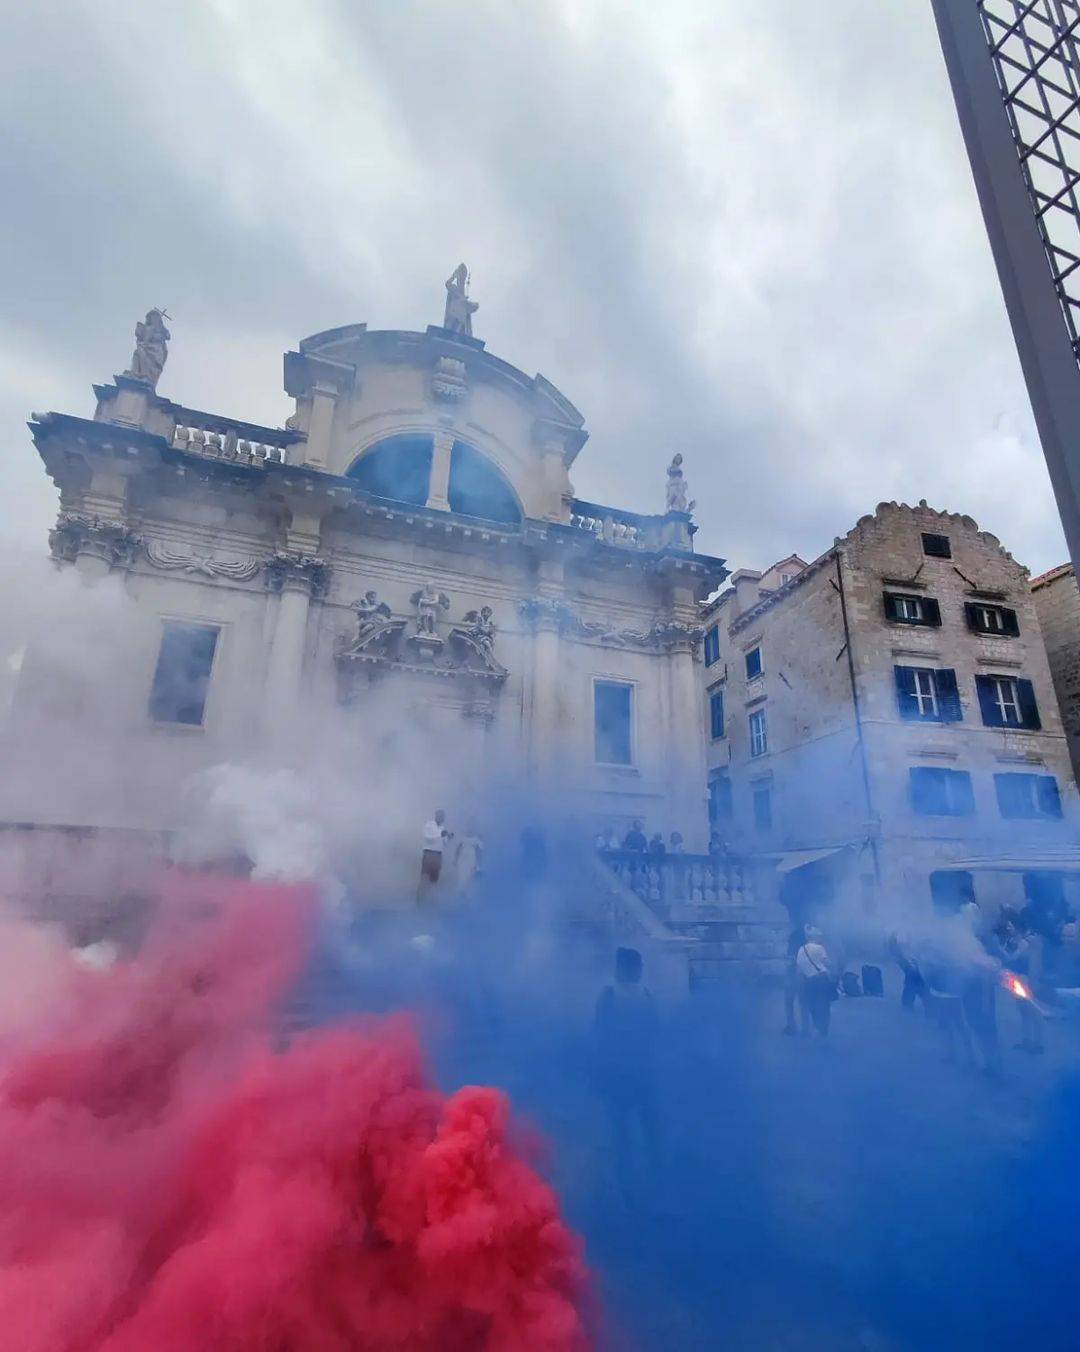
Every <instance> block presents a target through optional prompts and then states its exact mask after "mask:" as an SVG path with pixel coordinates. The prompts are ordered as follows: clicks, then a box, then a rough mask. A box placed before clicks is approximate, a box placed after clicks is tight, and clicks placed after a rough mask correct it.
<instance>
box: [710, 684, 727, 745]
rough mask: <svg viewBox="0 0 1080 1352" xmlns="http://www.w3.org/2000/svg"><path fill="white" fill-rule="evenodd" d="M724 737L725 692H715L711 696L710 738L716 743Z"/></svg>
mask: <svg viewBox="0 0 1080 1352" xmlns="http://www.w3.org/2000/svg"><path fill="white" fill-rule="evenodd" d="M723 735H724V692H723V691H722V690H713V691H712V692H711V693H710V695H709V736H710V737H711V738H712V739H713V741H714V742H715V741H716V740H717V738H719V737H723Z"/></svg>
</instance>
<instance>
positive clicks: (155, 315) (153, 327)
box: [124, 309, 172, 389]
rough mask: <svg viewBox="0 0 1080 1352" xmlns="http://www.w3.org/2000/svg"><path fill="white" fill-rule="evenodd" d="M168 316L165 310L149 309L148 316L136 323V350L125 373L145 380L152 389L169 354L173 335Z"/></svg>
mask: <svg viewBox="0 0 1080 1352" xmlns="http://www.w3.org/2000/svg"><path fill="white" fill-rule="evenodd" d="M168 317H169V316H168V315H167V314H166V313H165V311H164V310H156V309H155V310H147V312H146V318H145V319H144V320H143V321H142V323H140V324H136V325H135V351H134V353H133V355H132V358H131V365H130V367H129V368H128V369H127V370H126V371H125V372H124V375H126V376H131V377H132V379H134V380H145V381H146V383H147V384H148V385H149V386H150V388H151V389H156V388H157V383H158V377H159V376H160V375H161V373H162V371H163V370H164V369H165V361H166V358H167V357H168V355H169V339H170V337H171V336H172V335H171V334H170V333H169V330H168V329H167V328H166V327H165V321H166V319H168Z"/></svg>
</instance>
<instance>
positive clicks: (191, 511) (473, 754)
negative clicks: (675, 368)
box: [7, 270, 727, 847]
mask: <svg viewBox="0 0 1080 1352" xmlns="http://www.w3.org/2000/svg"><path fill="white" fill-rule="evenodd" d="M465 280H466V279H465V274H464V272H463V271H462V270H459V271H458V272H456V273H455V274H454V276H453V277H452V278H451V279H450V280H449V281H448V282H447V309H446V315H445V318H444V322H443V324H442V325H438V326H431V327H429V328H428V329H427V331H426V332H424V333H414V332H400V331H385V332H375V331H369V330H368V328H367V326H366V325H365V324H353V325H348V326H346V327H343V328H338V329H332V330H330V331H328V332H325V333H318V334H314V335H312V336H311V337H309V338H305V339H304V340H303V341H302V342H301V343H300V344H299V347H298V349H297V350H296V351H293V352H288V353H286V354H285V360H284V380H285V389H286V391H287V393H288V394H289V395H290V396H291V398H292V399H293V400H294V401H295V410H294V412H293V414H292V416H291V417H289V418H288V420H287V423H286V425H285V427H284V428H271V427H263V426H257V425H255V424H253V423H250V422H245V421H243V420H241V419H237V418H233V417H227V416H224V415H222V414H218V413H207V412H203V411H200V410H196V409H192V408H189V407H186V406H185V405H183V404H180V403H177V402H174V401H173V400H172V399H169V398H166V397H164V396H163V395H161V394H160V393H158V390H157V385H158V381H159V377H160V375H161V371H162V368H163V366H164V363H165V358H166V354H167V340H168V338H169V334H168V331H167V330H166V328H165V322H164V321H165V319H167V318H168V317H167V316H164V315H162V314H161V313H160V312H158V311H152V312H151V313H150V314H149V315H148V316H147V319H146V322H145V323H143V324H140V325H139V329H138V333H137V344H136V352H135V357H134V359H133V361H132V364H131V368H130V369H129V370H128V371H127V372H125V373H124V374H122V375H118V376H116V377H115V378H114V380H113V381H112V382H111V383H108V384H103V385H98V386H95V393H96V396H97V405H96V410H95V412H94V415H93V417H92V418H85V417H80V416H75V415H71V414H66V413H57V412H51V413H44V414H35V415H34V417H33V420H32V422H31V424H30V426H31V430H32V434H33V439H34V444H35V446H36V448H37V450H38V453H39V454H40V456H41V460H42V462H43V464H44V467H45V469H46V471H47V473H48V474H49V475H50V477H51V478H52V479H53V481H54V482H55V484H56V485H57V486H58V488H59V490H60V506H61V510H60V515H59V518H58V520H57V523H56V527H55V530H54V531H53V532H52V536H51V547H52V552H53V555H54V557H55V558H56V559H57V560H58V561H59V562H60V563H61V564H62V565H70V566H71V567H72V568H74V569H76V570H78V571H79V572H80V573H81V574H83V575H84V577H85V578H86V579H87V580H88V581H91V582H92V581H94V580H95V579H99V578H104V577H105V576H107V575H112V577H113V578H114V579H119V583H118V585H119V586H121V587H122V590H123V593H124V594H125V595H126V597H127V598H129V600H130V602H131V603H133V611H134V612H135V613H137V614H138V616H139V617H141V621H142V623H141V625H140V626H136V627H133V628H132V630H131V633H130V638H129V650H127V651H125V653H124V660H123V663H122V673H121V674H120V675H119V676H118V677H117V678H116V680H115V681H114V682H113V683H112V686H111V688H110V692H109V697H110V699H111V700H112V701H113V703H114V705H115V710H116V711H115V712H114V713H113V714H111V715H110V717H111V718H112V719H113V722H112V724H111V727H112V733H111V735H112V737H113V745H122V746H123V749H124V756H123V760H124V767H125V768H124V784H123V792H122V793H120V794H119V795H118V796H117V797H116V798H114V799H113V800H112V801H107V800H106V799H105V797H101V798H99V799H98V800H96V801H94V802H93V803H90V804H87V803H86V802H85V801H84V802H81V803H80V804H78V805H77V806H76V807H72V805H71V800H70V798H68V797H66V796H65V788H64V786H63V785H60V784H58V785H53V786H51V789H50V792H49V793H47V794H46V795H45V798H46V799H47V804H46V805H45V806H41V805H40V804H38V805H37V806H36V807H34V808H33V813H34V814H35V815H39V816H40V815H41V814H43V813H48V814H50V815H51V816H52V817H53V818H54V819H59V820H67V821H68V822H70V821H71V820H72V818H73V816H74V815H75V814H77V813H82V814H83V817H84V818H88V819H89V820H90V824H93V825H103V824H107V825H119V826H125V827H127V826H138V827H140V828H155V829H156V828H167V827H169V826H170V825H171V824H172V823H173V821H174V820H175V817H176V812H177V806H176V795H177V791H178V786H179V785H182V784H183V783H185V782H187V781H189V780H190V778H191V776H192V775H193V774H195V773H196V772H198V771H199V770H201V769H203V768H205V767H207V766H210V765H214V764H218V763H222V762H227V761H229V760H233V759H236V758H237V757H243V756H245V755H250V754H251V752H252V750H253V749H254V748H258V747H262V748H268V747H272V746H273V744H274V742H275V740H276V739H287V738H288V737H289V736H290V734H292V735H294V736H295V735H297V728H298V727H307V728H310V727H312V726H316V725H318V724H319V723H320V721H325V720H329V719H331V718H332V719H335V720H343V721H342V722H340V724H339V725H340V726H341V727H342V728H344V727H347V726H352V727H354V728H355V727H360V728H361V729H363V730H364V733H365V736H366V737H367V738H368V739H369V740H370V741H371V742H373V743H374V744H375V745H376V747H377V748H378V749H381V750H382V751H383V752H384V753H385V755H386V756H388V757H389V756H393V755H395V754H397V753H398V752H399V751H400V750H401V746H402V742H401V739H402V738H403V737H406V736H407V737H408V738H410V739H411V745H412V746H413V747H414V748H419V754H418V756H417V766H418V769H417V776H414V778H419V780H420V781H421V782H418V784H417V786H416V796H417V800H418V805H417V808H416V810H417V811H420V810H426V811H430V809H431V807H432V806H433V804H434V803H435V802H437V801H439V800H440V799H442V798H444V797H450V799H451V801H452V802H455V803H461V802H463V801H464V800H465V799H471V800H473V801H476V800H478V799H479V798H480V797H481V796H482V794H483V793H484V790H485V785H486V783H487V782H488V780H489V778H490V777H491V776H492V775H494V774H496V773H502V774H504V775H506V776H508V777H509V778H510V779H516V781H517V782H518V783H521V782H527V783H528V784H529V785H530V786H536V785H544V784H547V785H557V786H558V790H559V797H558V804H559V808H560V811H565V812H566V813H568V814H576V816H577V818H578V820H579V821H580V823H581V825H582V828H583V829H587V830H590V831H591V830H593V829H595V825H596V824H598V823H599V822H600V821H602V820H603V821H606V822H612V823H615V824H616V825H617V826H619V827H621V826H622V825H623V824H624V823H629V822H630V821H631V820H632V819H633V818H635V817H639V816H640V817H644V818H646V819H647V820H648V821H649V822H650V824H652V825H654V826H655V827H656V828H657V829H661V830H664V831H670V830H672V829H675V828H678V829H681V830H682V831H683V833H684V834H685V835H686V837H687V840H688V843H689V844H690V845H691V847H692V846H694V845H697V846H699V847H703V845H704V840H705V833H706V804H705V797H704V793H703V789H702V785H703V783H704V780H705V764H704V750H703V747H702V743H701V738H700V731H699V722H700V718H699V701H700V684H699V680H698V675H697V669H696V668H697V666H698V665H699V664H700V639H701V632H702V631H701V628H700V620H699V614H698V605H699V599H700V598H701V597H702V596H704V595H707V594H708V593H710V592H711V591H713V590H715V588H716V587H717V586H718V585H719V584H720V583H721V582H722V581H723V579H724V578H725V577H726V575H727V574H726V569H725V567H724V563H723V560H721V559H718V558H711V557H705V556H702V555H699V554H696V553H695V552H694V550H693V543H692V541H693V533H694V529H695V528H694V526H693V525H692V522H691V518H690V514H689V511H688V510H687V505H686V492H685V485H684V484H683V482H682V475H681V467H680V464H679V463H678V461H676V462H673V465H672V467H671V469H669V482H668V496H667V503H666V507H665V510H663V511H658V512H657V513H655V514H653V515H640V514H638V513H635V512H629V511H625V510H622V509H620V508H617V507H610V506H605V505H601V504H598V503H590V502H584V501H581V500H580V499H578V498H576V497H575V496H574V490H573V488H572V486H571V482H570V471H571V469H572V467H573V465H574V462H575V460H576V458H577V456H578V455H579V453H580V452H581V450H582V447H583V446H584V445H585V442H586V438H587V433H586V431H585V427H584V419H583V417H582V415H581V414H580V413H579V412H578V410H577V409H576V408H575V407H574V405H573V404H572V403H571V402H570V400H569V399H567V398H566V396H565V395H563V394H562V393H561V392H560V391H559V390H557V389H556V388H555V387H554V386H553V385H552V384H551V383H550V382H549V381H547V380H545V379H544V377H543V376H540V375H537V376H528V375H526V374H525V373H524V372H522V371H520V370H518V369H517V368H515V367H513V366H511V365H510V364H508V363H507V362H505V361H502V360H501V359H500V358H498V357H496V356H493V355H492V354H491V353H489V352H487V351H486V350H485V345H484V343H483V342H482V341H481V340H479V339H477V338H475V337H473V336H472V312H473V311H474V310H475V309H476V303H475V302H473V301H470V300H468V298H467V296H466V294H465V290H464V287H465ZM659 488H660V485H659V484H658V490H659ZM658 496H659V492H658ZM658 505H659V504H658ZM32 665H33V664H32V662H29V663H28V667H29V668H32ZM33 684H34V683H33V681H32V680H31V681H29V682H25V681H24V682H23V685H24V686H26V687H27V688H26V689H25V690H24V691H23V692H22V696H23V698H24V700H26V701H32V699H33V696H34V691H33ZM16 702H18V700H17V701H16ZM297 710H303V711H304V714H305V718H306V720H307V721H306V723H305V722H303V720H301V721H300V723H299V724H298V722H297V719H296V718H295V717H294V715H295V714H296V711H297ZM350 720H351V722H350ZM337 725H338V724H336V725H335V726H337ZM421 804H422V805H423V807H422V808H421V806H420V805H421ZM17 810H18V809H17V808H12V807H10V806H9V807H8V809H7V813H8V815H10V813H11V812H12V811H17ZM26 811H30V809H26ZM420 820H422V818H421V819H420ZM75 824H76V825H78V824H81V823H80V821H79V820H78V819H77V818H76V820H75Z"/></svg>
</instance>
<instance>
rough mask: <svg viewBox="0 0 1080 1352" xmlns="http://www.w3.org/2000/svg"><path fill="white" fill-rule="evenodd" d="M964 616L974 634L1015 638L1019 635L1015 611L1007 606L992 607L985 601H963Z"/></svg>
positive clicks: (1018, 624)
mask: <svg viewBox="0 0 1080 1352" xmlns="http://www.w3.org/2000/svg"><path fill="white" fill-rule="evenodd" d="M964 615H965V616H966V618H967V625H968V628H969V629H970V630H971V631H972V632H973V633H975V634H995V635H997V636H998V637H999V638H1016V636H1017V635H1018V634H1019V633H1020V623H1019V621H1018V620H1017V618H1016V611H1015V610H1012V609H1010V607H1009V606H999V605H993V604H991V603H989V602H986V601H965V602H964Z"/></svg>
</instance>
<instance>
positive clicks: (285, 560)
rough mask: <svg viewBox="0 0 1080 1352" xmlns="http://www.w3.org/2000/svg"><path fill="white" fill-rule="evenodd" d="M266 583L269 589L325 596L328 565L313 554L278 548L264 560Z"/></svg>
mask: <svg viewBox="0 0 1080 1352" xmlns="http://www.w3.org/2000/svg"><path fill="white" fill-rule="evenodd" d="M265 567H266V585H267V586H268V587H269V588H270V590H271V591H275V592H282V591H302V592H306V593H308V595H310V596H314V597H319V596H325V594H326V589H327V587H328V586H329V583H330V567H329V565H328V564H327V562H326V560H325V559H320V558H318V557H317V556H316V555H314V554H298V553H292V552H289V551H287V550H278V552H277V553H276V554H271V556H270V557H269V558H268V559H267V560H266V564H265Z"/></svg>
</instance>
